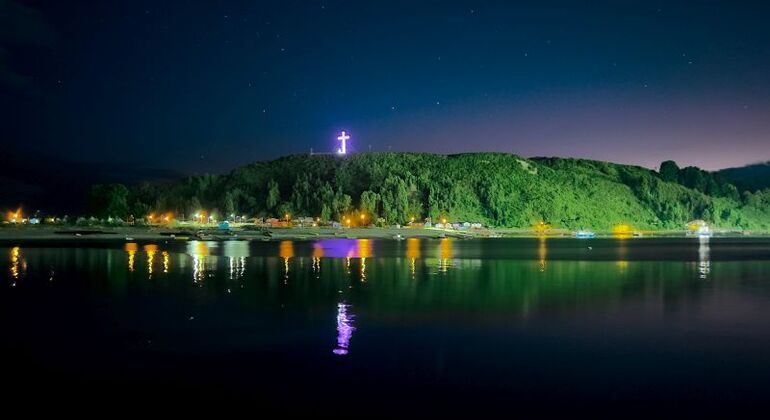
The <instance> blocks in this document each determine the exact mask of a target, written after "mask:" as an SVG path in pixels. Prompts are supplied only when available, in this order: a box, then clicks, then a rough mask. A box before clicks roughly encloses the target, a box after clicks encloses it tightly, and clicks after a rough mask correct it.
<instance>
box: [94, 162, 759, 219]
mask: <svg viewBox="0 0 770 420" xmlns="http://www.w3.org/2000/svg"><path fill="white" fill-rule="evenodd" d="M672 163H673V162H672ZM768 201H770V191H768V190H766V191H758V192H756V193H750V194H748V195H746V194H744V195H740V194H739V193H738V191H737V190H736V189H735V187H734V186H732V185H731V184H729V183H726V182H724V181H723V180H721V179H717V178H714V177H713V176H711V175H710V173H708V172H706V171H701V170H700V169H697V168H692V169H691V168H684V169H679V168H678V167H676V164H673V165H672V164H670V163H664V165H662V166H661V170H660V172H659V173H658V172H654V171H651V170H648V169H645V168H641V167H636V166H627V165H617V164H612V163H607V162H597V161H589V160H577V159H556V158H541V159H523V158H520V157H518V156H515V155H510V154H502V153H473V154H459V155H451V156H445V155H435V154H422V153H365V154H358V155H351V156H348V157H345V158H339V157H336V156H304V155H303V156H288V157H284V158H280V159H277V160H274V161H269V162H256V163H253V164H251V165H247V166H244V167H240V168H237V169H235V170H233V171H232V172H230V173H229V174H226V175H202V176H193V177H189V178H186V179H184V180H181V181H178V182H170V183H161V184H151V183H146V184H143V185H141V186H139V187H137V188H135V189H133V190H131V191H127V190H125V191H124V189H121V188H120V187H118V186H98V187H95V189H94V191H93V194H92V197H91V202H92V203H93V206H94V207H92V209H93V213H94V214H96V215H98V216H108V215H109V216H115V217H126V216H127V215H129V214H134V215H136V216H137V217H141V216H142V215H143V214H144V213H146V212H147V211H156V212H165V211H171V212H174V213H175V214H176V215H177V217H179V218H184V217H187V218H189V217H190V215H191V214H193V213H195V212H196V211H198V210H201V209H206V210H207V211H209V212H212V211H213V212H216V213H218V214H219V216H220V217H221V218H227V217H228V215H231V214H238V215H248V216H249V217H253V216H257V217H268V216H273V217H282V216H283V215H284V214H287V213H289V214H291V215H293V216H311V217H320V218H321V219H323V220H340V218H341V217H343V216H344V215H347V214H351V213H352V212H361V213H364V214H366V215H367V217H370V219H369V220H371V221H374V220H376V219H378V218H382V219H383V221H384V222H386V223H405V222H407V221H409V220H411V219H412V218H415V219H417V220H422V219H424V218H426V217H431V218H433V220H438V219H439V218H442V217H447V218H448V219H450V220H453V221H460V220H462V221H478V222H482V223H485V224H487V225H492V226H505V227H527V226H530V225H531V224H533V223H536V222H539V221H547V222H550V223H552V224H553V225H554V226H557V227H565V228H580V227H587V228H595V229H608V228H611V227H612V226H613V225H614V224H617V223H632V224H634V225H635V226H637V227H640V228H680V227H681V226H682V225H683V224H684V223H686V222H687V221H689V220H692V219H695V218H703V219H706V220H708V221H709V222H711V223H713V224H715V225H717V226H723V227H737V228H754V229H756V228H763V229H768V228H770V213H768V210H767V209H768V207H770V206H767V205H766V204H767V203H768Z"/></svg>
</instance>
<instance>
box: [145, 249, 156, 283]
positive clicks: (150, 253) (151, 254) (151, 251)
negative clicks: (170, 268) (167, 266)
mask: <svg viewBox="0 0 770 420" xmlns="http://www.w3.org/2000/svg"><path fill="white" fill-rule="evenodd" d="M144 252H145V253H147V274H149V276H150V278H152V266H153V262H154V260H155V253H156V252H158V246H157V245H154V244H147V245H145V246H144Z"/></svg>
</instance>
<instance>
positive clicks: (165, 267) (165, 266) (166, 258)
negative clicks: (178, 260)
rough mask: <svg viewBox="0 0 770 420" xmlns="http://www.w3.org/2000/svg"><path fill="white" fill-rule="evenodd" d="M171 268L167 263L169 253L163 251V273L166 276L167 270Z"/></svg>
mask: <svg viewBox="0 0 770 420" xmlns="http://www.w3.org/2000/svg"><path fill="white" fill-rule="evenodd" d="M170 267H171V263H170V261H169V253H168V251H163V273H164V274H168V270H169V268H170Z"/></svg>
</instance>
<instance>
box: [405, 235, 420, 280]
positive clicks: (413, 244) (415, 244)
mask: <svg viewBox="0 0 770 420" xmlns="http://www.w3.org/2000/svg"><path fill="white" fill-rule="evenodd" d="M406 257H407V258H409V272H410V273H411V275H412V280H414V276H415V262H416V261H417V258H420V239H418V238H409V239H407V240H406Z"/></svg>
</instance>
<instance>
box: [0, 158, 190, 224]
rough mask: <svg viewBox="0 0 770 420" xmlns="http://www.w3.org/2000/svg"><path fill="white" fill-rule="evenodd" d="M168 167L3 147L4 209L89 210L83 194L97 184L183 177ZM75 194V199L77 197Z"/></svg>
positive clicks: (0, 181)
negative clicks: (87, 160)
mask: <svg viewBox="0 0 770 420" xmlns="http://www.w3.org/2000/svg"><path fill="white" fill-rule="evenodd" d="M181 178H182V175H181V174H178V173H175V172H171V171H165V170H158V169H152V168H141V167H136V166H133V165H120V164H115V163H85V162H73V161H70V160H66V159H61V158H58V157H55V156H50V155H46V154H45V153H41V152H40V151H34V152H30V151H26V152H25V151H22V150H15V149H11V148H9V147H3V148H0V209H15V208H17V207H19V206H23V207H24V210H25V211H26V212H30V213H31V212H34V211H35V210H42V211H43V212H44V213H45V212H52V211H54V210H55V211H56V212H59V214H60V215H61V214H63V213H79V212H83V211H85V210H86V209H85V207H84V206H83V202H82V197H84V196H85V195H86V193H87V192H88V190H89V188H90V187H91V185H93V184H94V183H122V184H126V185H132V186H133V185H138V184H139V183H141V182H143V181H147V180H154V181H161V180H173V179H181ZM73 197H74V198H75V199H74V200H73Z"/></svg>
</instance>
